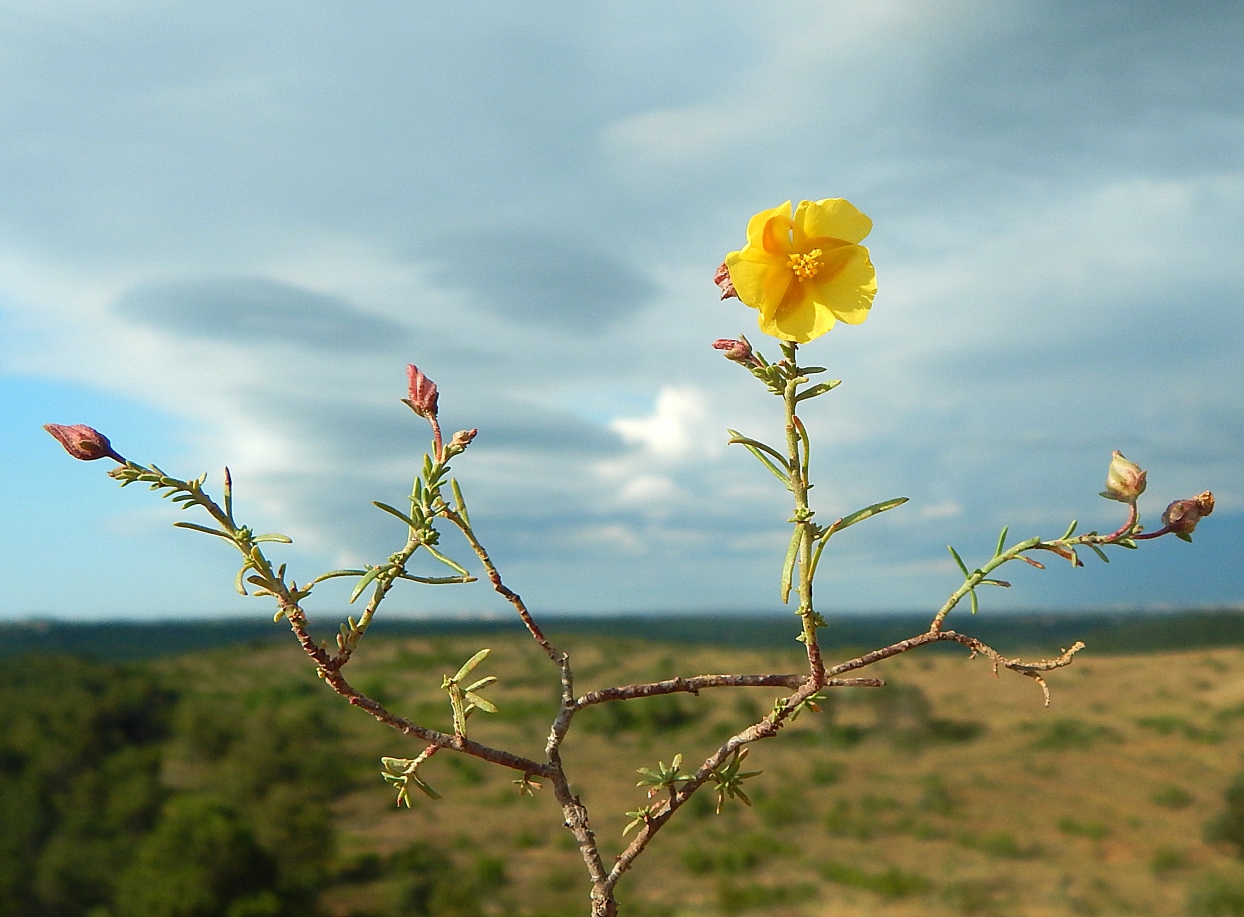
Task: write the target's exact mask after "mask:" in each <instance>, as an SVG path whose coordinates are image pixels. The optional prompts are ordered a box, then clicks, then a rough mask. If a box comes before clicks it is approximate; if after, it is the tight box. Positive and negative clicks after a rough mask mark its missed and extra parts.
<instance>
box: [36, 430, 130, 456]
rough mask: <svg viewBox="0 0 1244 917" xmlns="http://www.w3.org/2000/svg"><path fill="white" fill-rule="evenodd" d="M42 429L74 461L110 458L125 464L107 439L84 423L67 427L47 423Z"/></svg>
mask: <svg viewBox="0 0 1244 917" xmlns="http://www.w3.org/2000/svg"><path fill="white" fill-rule="evenodd" d="M43 429H45V430H47V431H48V432H49V433H51V434H52V435H53V436H55V437H56V440H57V442H59V443H60V444H61V445H62V446H64V447H65V451H66V452H68V453H69V454H70V455H72V456H73V457H74V458H76V459H80V460H81V461H84V462H93V461H95V460H96V459H102V458H110V459H113V460H115V461H118V462H121V463H122V464H125V459H123V458H121V456H119V455H117V453H116V452H114V451H113V449H112V444H111V443H110V442H108V437H106V436H104V434H102V433H100V432H99V431H98V430H96V429H94V428H92V427H88V426H87V425H86V424H84V423H75V424H72V425H69V426H66V425H65V424H59V423H48V424H44V425H43Z"/></svg>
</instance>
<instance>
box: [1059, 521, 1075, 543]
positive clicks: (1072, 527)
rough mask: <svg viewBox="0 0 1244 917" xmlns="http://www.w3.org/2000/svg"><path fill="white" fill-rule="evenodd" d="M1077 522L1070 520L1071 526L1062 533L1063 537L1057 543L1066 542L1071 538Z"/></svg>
mask: <svg viewBox="0 0 1244 917" xmlns="http://www.w3.org/2000/svg"><path fill="white" fill-rule="evenodd" d="M1078 521H1079V520H1076V519H1072V520H1071V525H1069V526H1067V531H1065V532H1063V537H1062V538H1060V539H1059V541H1066V540H1067V539H1068V538H1070V537H1071V536H1072V534H1073V533H1074V532H1075V530H1076V524H1077V522H1078Z"/></svg>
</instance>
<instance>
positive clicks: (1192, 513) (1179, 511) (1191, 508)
mask: <svg viewBox="0 0 1244 917" xmlns="http://www.w3.org/2000/svg"><path fill="white" fill-rule="evenodd" d="M1213 511H1214V495H1213V494H1212V493H1210V492H1209V491H1208V490H1207V491H1205V492H1204V493H1203V494H1200V495H1199V496H1196V497H1193V498H1191V499H1189V500H1176V501H1175V502H1174V503H1172V504H1171V505H1170V506H1168V507H1167V508H1166V512H1164V513H1163V514H1162V524H1163V525H1165V526H1166V527H1167V529H1169V530H1170V531H1172V532H1174V533H1175V534H1176V535H1178V536H1179V537H1181V538H1187V536H1189V535H1191V534H1192V532H1193V530H1194V529H1195V528H1196V524H1197V523H1198V522H1200V521H1201V520H1202V519H1204V518H1205V517H1206V516H1208V515H1209V514H1210V513H1212V512H1213Z"/></svg>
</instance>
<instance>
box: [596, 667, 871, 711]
mask: <svg viewBox="0 0 1244 917" xmlns="http://www.w3.org/2000/svg"><path fill="white" fill-rule="evenodd" d="M807 680H808V676H807V675H696V676H695V677H694V678H682V677H676V678H670V679H666V680H665V681H654V682H650V683H648V684H642V685H625V686H623V687H617V688H602V689H601V690H599V691H590V692H588V693H587V694H584V695H583V696H582V697H580V698H579V699H578V700H576V701H575V702H574V704H575V707H576V708H578V709H580V710H581V709H583V708H584V707H590V706H592V705H593V704H604V703H608V702H610V701H618V700H634V699H635V698H639V697H657V696H658V695H661V694H678V693H680V692H682V693H686V694H699V693H700V691H702V690H704V689H706V688H790V689H792V690H794V689H795V688H798V687H799V686H800V685H802V684H803V683H804V682H806V681H807ZM883 684H885V682H884V681H882V680H881V679H880V678H834V679H828V680H826V681H825V682H824V683H822V685H821V687H823V688H879V687H881V686H882V685H883Z"/></svg>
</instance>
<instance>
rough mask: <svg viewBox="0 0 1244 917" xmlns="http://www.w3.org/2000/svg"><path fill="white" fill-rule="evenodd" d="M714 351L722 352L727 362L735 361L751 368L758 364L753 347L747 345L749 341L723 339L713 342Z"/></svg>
mask: <svg viewBox="0 0 1244 917" xmlns="http://www.w3.org/2000/svg"><path fill="white" fill-rule="evenodd" d="M713 349H714V350H720V351H722V356H724V357H725V358H726V359H727V360H733V361H734V362H735V363H742V364H744V365H748V366H750V365H752V364H754V363H755V362H756V357H755V355H754V354H753V353H752V345H751V344H749V343H747V341H736V340H734V338H721V339H720V340H717V341H713Z"/></svg>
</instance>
